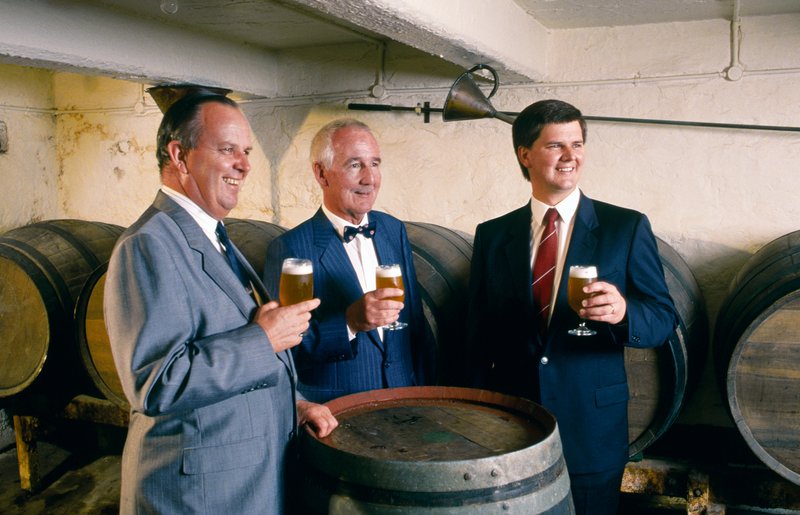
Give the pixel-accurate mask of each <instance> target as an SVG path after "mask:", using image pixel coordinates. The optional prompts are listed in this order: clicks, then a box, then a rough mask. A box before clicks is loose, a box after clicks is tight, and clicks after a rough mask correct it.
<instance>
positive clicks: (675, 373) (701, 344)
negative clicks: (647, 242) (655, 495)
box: [625, 238, 708, 457]
mask: <svg viewBox="0 0 800 515" xmlns="http://www.w3.org/2000/svg"><path fill="white" fill-rule="evenodd" d="M656 243H657V245H658V253H659V257H660V259H661V265H662V267H663V269H664V278H665V279H666V282H667V288H668V289H669V293H670V295H671V296H672V300H673V302H674V303H675V307H676V309H677V311H678V318H679V325H678V327H677V328H676V329H675V331H674V332H673V333H672V335H670V338H669V340H668V341H667V343H665V344H664V345H662V346H661V347H657V348H655V349H634V348H630V347H626V349H625V370H626V372H627V376H628V388H629V391H630V395H631V397H630V400H629V402H628V425H629V428H628V441H629V442H630V447H629V453H630V456H631V457H635V456H637V455H638V454H639V453H641V452H642V451H644V449H646V448H647V447H649V446H650V445H651V444H652V443H654V442H655V441H656V440H657V439H658V438H659V437H661V436H662V435H663V434H664V432H665V431H666V430H667V429H669V427H670V426H671V425H672V423H673V422H674V421H675V419H676V418H677V417H678V415H679V413H680V411H681V408H682V407H683V406H684V404H685V402H686V400H687V399H688V398H689V395H690V394H691V393H692V392H693V391H694V390H695V389H696V387H697V384H698V383H699V381H700V378H701V376H702V372H703V367H704V365H705V357H706V354H707V352H708V318H707V316H706V310H705V303H704V301H703V297H702V293H701V292H700V288H699V287H698V285H697V281H696V280H695V278H694V275H693V274H692V272H691V270H690V269H689V266H688V265H687V264H686V262H685V261H684V260H683V258H681V257H680V255H679V254H678V253H677V252H675V250H673V249H672V247H670V246H669V245H668V244H667V243H666V242H664V241H663V240H661V239H660V238H656Z"/></svg>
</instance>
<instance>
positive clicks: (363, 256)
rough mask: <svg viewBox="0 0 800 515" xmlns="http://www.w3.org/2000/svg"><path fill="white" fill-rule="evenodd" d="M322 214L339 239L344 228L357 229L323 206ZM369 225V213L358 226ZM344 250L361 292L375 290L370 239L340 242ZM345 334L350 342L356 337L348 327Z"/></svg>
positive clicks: (374, 256) (375, 262)
mask: <svg viewBox="0 0 800 515" xmlns="http://www.w3.org/2000/svg"><path fill="white" fill-rule="evenodd" d="M322 212H323V213H325V216H326V217H328V220H330V222H331V223H332V224H333V228H334V229H335V230H336V233H337V234H338V235H339V237H340V238H344V228H345V227H358V225H355V224H352V223H350V222H348V221H347V220H344V219H343V218H340V217H338V216H336V215H335V214H333V213H332V212H331V211H330V210H329V209H328V208H327V207H325V205H323V206H322ZM368 223H369V213H367V214H365V215H364V218H363V219H362V220H361V223H360V224H359V225H364V224H368ZM342 243H343V245H344V250H345V252H347V257H348V258H350V263H351V264H352V265H353V270H355V272H356V277H358V283H359V284H360V285H361V291H363V292H364V293H367V292H370V291H373V290H375V269H376V268H378V255H377V254H376V253H375V245H374V244H373V242H372V238H366V237H364V235H363V234H357V235H356V237H355V238H353V240H352V241H350V242H348V243H344V241H343V242H342ZM347 334H348V336H349V338H350V339H351V340H352V339H353V338H355V337H356V333H355V331H353V330H352V329H351V328H350V326H349V325H348V326H347ZM378 334H380V336H381V339H383V330H382V329H381V328H378Z"/></svg>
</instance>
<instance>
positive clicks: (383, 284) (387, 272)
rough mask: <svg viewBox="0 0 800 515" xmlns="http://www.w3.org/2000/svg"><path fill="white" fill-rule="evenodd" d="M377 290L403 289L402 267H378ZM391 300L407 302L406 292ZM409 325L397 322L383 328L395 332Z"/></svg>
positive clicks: (376, 272)
mask: <svg viewBox="0 0 800 515" xmlns="http://www.w3.org/2000/svg"><path fill="white" fill-rule="evenodd" d="M375 288H398V289H400V290H402V289H403V272H402V270H401V269H400V265H399V264H397V263H394V264H391V265H378V267H377V268H376V269H375ZM389 300H396V301H398V302H403V301H404V300H405V291H404V292H403V295H400V296H399V297H391V298H390V299H389ZM407 325H408V324H407V323H405V322H400V321H399V320H395V321H394V322H392V323H391V324H389V325H385V326H383V329H384V330H385V331H395V330H397V329H402V328H404V327H406V326H407Z"/></svg>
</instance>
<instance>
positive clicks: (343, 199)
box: [264, 119, 434, 402]
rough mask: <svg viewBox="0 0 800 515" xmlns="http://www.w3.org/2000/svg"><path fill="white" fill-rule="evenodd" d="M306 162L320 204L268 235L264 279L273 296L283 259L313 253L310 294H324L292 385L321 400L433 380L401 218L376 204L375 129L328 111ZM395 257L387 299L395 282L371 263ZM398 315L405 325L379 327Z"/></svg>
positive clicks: (429, 349) (296, 351)
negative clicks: (379, 276) (397, 278)
mask: <svg viewBox="0 0 800 515" xmlns="http://www.w3.org/2000/svg"><path fill="white" fill-rule="evenodd" d="M311 165H312V168H313V171H314V177H315V179H316V180H317V183H319V185H320V187H321V188H322V198H323V205H322V207H321V208H320V209H319V210H318V211H317V212H316V214H315V215H314V216H313V217H312V218H310V219H309V220H306V221H305V222H303V223H302V224H300V225H299V226H297V227H295V228H294V229H292V230H290V231H287V232H286V233H284V234H283V235H281V236H279V237H278V238H276V239H274V240H273V241H272V242H271V243H270V245H269V248H268V251H267V259H266V263H267V265H266V267H265V270H264V284H265V285H266V286H267V289H268V290H269V292H270V294H272V295H274V296H275V297H276V298H277V296H278V286H279V282H280V274H281V263H282V262H283V259H285V258H287V257H295V258H305V259H310V260H311V261H312V263H313V266H314V296H315V297H317V298H319V299H320V300H321V301H322V303H321V304H320V307H319V308H318V309H317V310H315V311H314V313H313V317H312V320H311V325H310V327H309V330H308V331H307V332H306V334H305V336H304V337H303V341H302V343H301V344H300V345H299V346H297V347H295V348H294V349H293V353H294V358H295V363H296V366H297V372H298V377H299V384H298V390H299V391H300V392H301V393H302V394H303V395H304V396H305V397H306V398H307V399H309V400H313V401H315V402H325V401H328V400H330V399H333V398H336V397H340V396H342V395H347V394H350V393H356V392H361V391H365V390H373V389H378V388H393V387H400V386H415V385H424V384H428V383H430V382H431V381H432V375H433V372H432V371H433V370H434V368H433V367H434V348H433V343H432V338H431V337H430V331H429V330H428V328H427V324H426V321H425V317H424V314H423V311H422V302H421V300H420V296H419V288H418V286H417V279H416V273H415V271H414V262H413V260H412V255H411V245H410V244H409V242H408V238H407V236H406V229H405V226H404V225H403V223H402V222H401V221H400V220H398V219H396V218H394V217H392V216H390V215H387V214H385V213H381V212H379V211H372V206H373V204H374V203H375V199H376V198H377V195H378V191H379V190H380V186H381V171H380V165H381V154H380V149H379V147H378V143H377V141H376V140H375V137H374V136H373V135H372V132H371V131H370V129H369V127H367V126H366V125H365V124H363V123H361V122H359V121H357V120H354V119H340V120H334V121H333V122H330V123H329V124H327V125H326V126H324V127H323V128H322V129H320V131H319V132H318V133H317V134H316V136H315V137H314V139H313V141H312V143H311ZM393 263H397V264H399V265H400V267H401V270H402V275H403V283H404V285H405V300H404V302H398V301H395V300H392V298H393V297H397V296H399V295H400V294H401V293H402V292H401V291H400V290H397V289H394V288H381V289H376V288H375V269H376V267H377V266H378V265H379V264H393ZM398 319H400V320H401V321H403V322H406V323H408V326H407V327H406V328H404V329H400V330H394V331H389V330H385V329H383V328H382V327H383V326H385V325H387V324H389V323H391V322H394V321H396V320H398Z"/></svg>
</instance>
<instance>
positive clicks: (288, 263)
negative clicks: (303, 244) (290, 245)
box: [278, 258, 314, 306]
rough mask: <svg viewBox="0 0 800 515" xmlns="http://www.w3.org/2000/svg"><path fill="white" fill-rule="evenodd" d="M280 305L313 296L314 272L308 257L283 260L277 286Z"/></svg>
mask: <svg viewBox="0 0 800 515" xmlns="http://www.w3.org/2000/svg"><path fill="white" fill-rule="evenodd" d="M278 289H279V292H278V296H279V297H280V299H279V300H280V303H281V306H290V305H292V304H297V303H299V302H303V301H304V300H311V299H313V298H314V274H313V267H312V265H311V261H310V260H308V259H297V258H288V259H284V260H283V268H281V280H280V285H279V286H278Z"/></svg>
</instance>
